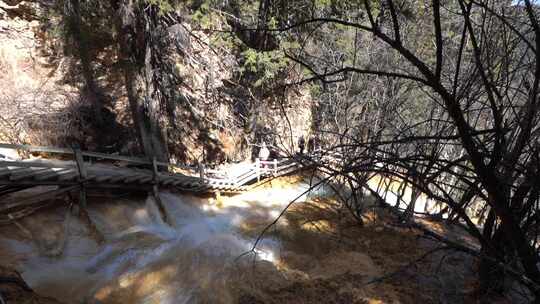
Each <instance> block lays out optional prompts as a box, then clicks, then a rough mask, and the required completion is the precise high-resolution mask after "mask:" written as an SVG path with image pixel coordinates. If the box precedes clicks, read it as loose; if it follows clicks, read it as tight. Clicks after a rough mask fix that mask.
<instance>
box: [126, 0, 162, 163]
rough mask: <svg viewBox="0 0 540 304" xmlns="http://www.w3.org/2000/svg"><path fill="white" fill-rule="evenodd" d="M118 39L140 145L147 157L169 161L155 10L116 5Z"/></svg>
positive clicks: (135, 4) (137, 5)
mask: <svg viewBox="0 0 540 304" xmlns="http://www.w3.org/2000/svg"><path fill="white" fill-rule="evenodd" d="M116 4H117V5H116V7H117V12H118V21H117V27H118V35H119V37H118V39H119V45H120V58H121V62H122V67H123V71H124V78H125V85H126V90H127V96H128V100H129V105H130V108H131V112H132V116H133V120H134V123H135V126H136V128H137V133H138V135H139V139H140V144H141V146H142V148H143V150H144V153H145V154H146V156H147V157H156V159H157V160H160V161H167V160H168V149H167V134H166V128H165V126H163V124H162V123H161V122H160V121H161V111H160V108H161V106H160V95H159V90H158V89H159V88H158V87H157V84H156V82H155V81H154V73H155V70H158V68H159V67H154V66H153V62H152V57H153V55H154V54H152V52H153V49H152V40H153V39H152V35H154V34H155V33H153V30H154V29H155V26H156V24H155V23H156V22H157V21H156V16H155V15H157V12H156V11H155V8H153V9H145V8H144V7H142V6H141V5H142V4H141V3H139V2H138V1H132V0H122V1H117V2H116Z"/></svg>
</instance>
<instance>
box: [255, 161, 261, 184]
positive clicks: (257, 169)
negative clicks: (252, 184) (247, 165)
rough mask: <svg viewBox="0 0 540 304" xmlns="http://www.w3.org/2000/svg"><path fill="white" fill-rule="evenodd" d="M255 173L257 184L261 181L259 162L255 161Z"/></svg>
mask: <svg viewBox="0 0 540 304" xmlns="http://www.w3.org/2000/svg"><path fill="white" fill-rule="evenodd" d="M255 172H256V173H257V183H258V182H260V181H261V160H260V159H258V158H256V159H255Z"/></svg>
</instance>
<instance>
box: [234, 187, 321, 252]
mask: <svg viewBox="0 0 540 304" xmlns="http://www.w3.org/2000/svg"><path fill="white" fill-rule="evenodd" d="M329 179H330V177H326V178H324V179H322V180H320V181H319V182H317V183H316V184H315V185H313V186H311V187H309V188H308V189H307V190H306V191H304V192H302V193H301V194H300V195H298V196H297V197H295V198H294V199H293V200H292V201H290V202H289V203H288V204H287V206H285V208H283V210H281V213H280V214H279V215H278V216H277V217H276V218H275V219H274V220H273V221H272V222H271V223H270V224H268V225H267V226H266V227H264V229H263V230H262V231H261V233H260V234H259V235H258V236H257V239H256V240H255V243H254V244H253V246H252V247H251V249H250V250H249V251H246V252H244V253H242V254H241V255H239V256H238V257H237V258H236V259H235V261H237V260H239V259H240V258H242V257H243V256H245V255H248V254H250V253H255V254H257V252H256V249H257V245H259V243H260V242H261V240H262V238H263V236H264V234H265V233H266V232H267V231H268V229H270V228H272V226H274V225H275V224H276V223H277V222H278V221H279V219H280V218H281V217H282V216H283V215H284V214H285V212H287V210H288V209H289V207H291V206H292V205H293V204H294V203H295V202H296V201H297V200H299V199H300V198H301V197H302V196H304V195H306V194H307V193H309V192H311V190H313V189H315V187H317V186H319V185H321V184H322V183H324V182H326V181H327V180H329Z"/></svg>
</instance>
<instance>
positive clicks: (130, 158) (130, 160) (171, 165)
mask: <svg viewBox="0 0 540 304" xmlns="http://www.w3.org/2000/svg"><path fill="white" fill-rule="evenodd" d="M0 148H5V149H11V150H23V151H27V152H41V153H51V154H63V155H73V156H75V154H76V149H67V148H56V147H45V146H31V145H19V144H7V143H0ZM80 154H81V155H82V156H85V157H89V158H93V159H106V160H114V161H124V162H127V163H132V164H138V165H149V166H151V165H153V164H154V162H153V161H152V160H151V159H147V158H142V157H133V156H123V155H114V154H106V153H99V152H89V151H82V150H81V151H80ZM155 164H156V165H157V166H158V167H165V168H177V169H182V170H188V171H191V172H194V173H197V172H199V171H200V169H199V168H198V167H196V166H188V165H185V164H178V163H167V162H160V161H156V162H155Z"/></svg>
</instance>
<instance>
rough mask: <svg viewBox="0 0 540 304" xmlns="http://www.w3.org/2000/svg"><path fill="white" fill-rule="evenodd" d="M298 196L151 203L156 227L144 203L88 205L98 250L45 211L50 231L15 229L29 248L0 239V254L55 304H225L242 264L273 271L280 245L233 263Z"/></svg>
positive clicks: (268, 242)
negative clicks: (99, 239)
mask: <svg viewBox="0 0 540 304" xmlns="http://www.w3.org/2000/svg"><path fill="white" fill-rule="evenodd" d="M306 189H308V185H307V184H305V183H300V184H297V185H291V186H288V187H277V188H264V189H260V190H256V191H253V192H249V193H245V194H241V195H238V196H234V197H222V198H221V199H220V200H219V201H216V200H215V199H214V198H208V199H206V198H199V197H194V196H189V195H177V194H170V193H161V194H160V196H161V199H162V201H163V203H164V206H165V209H166V212H167V215H168V217H169V218H170V221H171V225H168V224H165V223H163V221H162V220H161V218H160V216H159V213H158V210H157V207H156V205H155V202H154V201H153V199H152V198H147V199H145V200H144V199H142V200H139V201H137V200H128V199H114V200H110V199H109V200H107V201H106V202H103V203H99V202H96V201H95V200H94V201H93V202H92V204H91V205H90V210H89V213H90V216H91V218H92V219H93V221H94V222H95V223H96V225H97V227H98V229H99V230H100V231H101V232H102V233H103V234H104V235H105V239H106V241H105V243H104V244H102V245H99V246H98V245H97V244H96V242H95V241H94V239H93V238H92V237H91V236H89V234H88V229H87V228H86V226H85V225H83V224H82V223H81V222H80V221H79V220H78V218H77V217H76V216H71V217H68V219H67V220H66V219H65V218H64V215H65V212H66V210H65V208H64V209H58V210H56V211H55V212H56V215H55V216H56V220H55V221H53V223H52V224H50V223H49V222H50V221H49V222H47V221H46V220H44V221H39V220H38V219H39V216H41V217H42V218H45V217H47V214H41V215H36V217H35V220H32V219H27V220H26V221H25V222H23V224H24V225H25V226H26V227H27V228H28V229H29V230H31V231H32V235H33V240H32V238H21V237H19V238H11V237H9V236H6V235H5V234H4V235H1V236H0V237H1V238H0V246H2V248H7V250H8V252H9V254H10V255H12V256H14V257H15V256H16V257H17V261H18V264H17V265H18V266H17V267H18V269H19V270H20V271H21V272H22V275H23V278H24V279H25V280H26V281H27V282H28V284H29V285H30V286H31V287H32V288H34V289H35V290H36V291H37V292H38V293H40V294H42V295H45V296H51V297H54V298H57V299H58V300H61V301H63V302H65V303H230V302H233V301H234V296H235V295H234V292H233V290H232V289H231V287H230V283H231V282H233V281H234V280H235V279H238V278H239V277H240V276H242V275H243V273H244V271H245V269H247V268H246V265H247V264H250V263H254V262H256V261H259V262H257V263H260V262H262V261H268V262H270V263H273V264H276V263H277V261H278V260H279V258H280V241H279V239H276V238H273V237H271V236H269V237H266V238H264V239H263V240H262V242H261V243H260V245H259V246H257V249H256V252H257V254H256V255H253V254H251V255H246V256H244V257H243V258H239V256H241V255H242V253H245V252H247V251H249V250H250V249H251V248H252V246H253V243H254V240H255V238H256V236H257V235H258V233H259V232H260V231H261V229H262V228H264V226H265V225H266V224H267V223H269V222H271V221H272V220H273V219H274V218H276V217H277V216H278V215H279V214H280V212H281V210H282V209H283V208H284V207H285V206H286V205H287V204H288V203H289V202H290V201H291V200H293V199H295V198H297V197H298V196H300V198H299V199H298V200H297V201H298V202H302V201H305V200H307V199H309V197H308V196H307V195H301V194H302V193H303V192H304V191H305V190H306ZM321 194H324V190H323V191H322V192H321V191H320V190H319V193H315V194H313V193H311V194H310V195H321ZM49 220H50V214H49ZM281 224H286V223H284V222H283V221H282V222H281ZM253 227H255V228H253ZM64 231H67V233H65V234H64ZM64 236H65V237H64ZM36 239H38V240H37V241H36ZM64 240H65V242H64ZM64 243H65V245H64ZM62 247H63V251H62V250H60V249H61V248H62ZM4 250H6V249H4ZM51 252H53V253H54V252H62V254H61V255H59V256H52V255H54V254H51ZM267 264H269V263H267Z"/></svg>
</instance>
